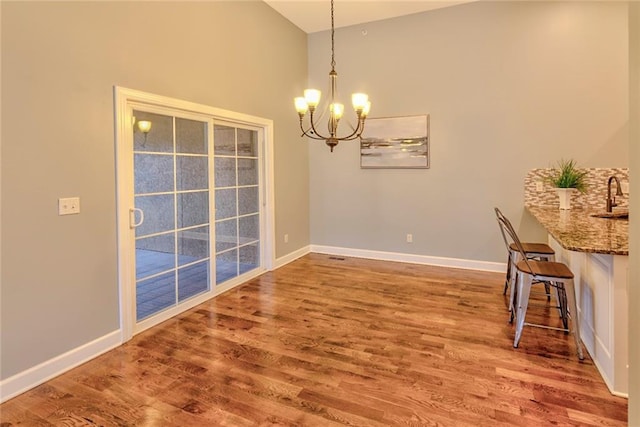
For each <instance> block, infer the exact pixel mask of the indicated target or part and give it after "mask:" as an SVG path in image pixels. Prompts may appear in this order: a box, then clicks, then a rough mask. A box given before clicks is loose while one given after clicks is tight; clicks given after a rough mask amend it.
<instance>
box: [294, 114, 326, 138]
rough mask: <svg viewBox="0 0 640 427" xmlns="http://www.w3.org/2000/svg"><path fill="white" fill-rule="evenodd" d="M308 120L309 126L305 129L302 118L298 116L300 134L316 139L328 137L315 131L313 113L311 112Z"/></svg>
mask: <svg viewBox="0 0 640 427" xmlns="http://www.w3.org/2000/svg"><path fill="white" fill-rule="evenodd" d="M309 122H310V124H311V127H310V128H309V129H306V130H305V128H304V123H303V119H302V117H300V130H301V131H302V135H301V136H306V137H307V138H311V139H317V140H318V141H324V140H326V139H327V138H328V137H326V136H323V135H321V134H319V133H318V131H316V128H315V126H314V124H313V113H311V120H309ZM309 131H311V132H309Z"/></svg>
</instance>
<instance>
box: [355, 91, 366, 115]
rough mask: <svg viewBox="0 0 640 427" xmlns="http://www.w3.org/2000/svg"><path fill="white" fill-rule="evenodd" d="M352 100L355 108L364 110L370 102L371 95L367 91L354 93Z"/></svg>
mask: <svg viewBox="0 0 640 427" xmlns="http://www.w3.org/2000/svg"><path fill="white" fill-rule="evenodd" d="M351 102H352V104H353V108H354V109H355V110H356V111H357V110H364V107H365V106H366V105H367V102H369V95H367V94H366V93H354V94H353V95H351Z"/></svg>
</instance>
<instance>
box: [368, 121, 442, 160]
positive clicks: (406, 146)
mask: <svg viewBox="0 0 640 427" xmlns="http://www.w3.org/2000/svg"><path fill="white" fill-rule="evenodd" d="M429 157H430V153H429V115H428V114H425V115H419V116H403V117H382V118H371V119H367V121H366V126H365V130H364V133H363V134H362V136H361V137H360V167H361V168H428V167H429Z"/></svg>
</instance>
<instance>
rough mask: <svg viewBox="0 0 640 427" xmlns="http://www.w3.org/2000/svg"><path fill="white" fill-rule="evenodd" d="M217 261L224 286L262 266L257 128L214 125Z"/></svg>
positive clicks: (217, 267)
mask: <svg viewBox="0 0 640 427" xmlns="http://www.w3.org/2000/svg"><path fill="white" fill-rule="evenodd" d="M214 159H215V164H214V171H215V206H216V214H215V236H216V237H215V253H216V255H215V264H216V283H217V284H218V285H221V284H223V283H225V282H227V281H229V280H231V279H233V278H235V277H237V276H239V275H241V274H243V273H245V272H247V271H250V270H253V269H255V268H257V267H258V266H259V265H260V224H261V221H260V206H261V201H260V194H261V192H260V162H259V140H258V132H257V131H256V130H251V129H244V128H239V127H234V126H231V125H226V124H217V123H216V124H215V125H214Z"/></svg>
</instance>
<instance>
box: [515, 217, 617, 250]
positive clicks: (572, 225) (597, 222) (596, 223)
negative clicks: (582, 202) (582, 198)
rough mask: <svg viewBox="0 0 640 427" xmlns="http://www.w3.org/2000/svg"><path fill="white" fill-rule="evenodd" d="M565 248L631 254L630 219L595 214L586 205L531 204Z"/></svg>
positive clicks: (539, 219)
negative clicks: (577, 207)
mask: <svg viewBox="0 0 640 427" xmlns="http://www.w3.org/2000/svg"><path fill="white" fill-rule="evenodd" d="M526 208H527V210H528V211H529V212H530V213H531V215H533V216H534V218H536V219H537V220H538V222H539V223H540V224H542V226H543V227H544V228H545V229H546V230H547V232H548V233H549V234H551V235H552V236H553V238H554V239H556V240H557V241H558V243H560V244H561V245H562V247H563V248H565V249H568V250H571V251H577V252H591V253H601V254H611V255H629V220H628V219H610V218H595V217H592V216H591V214H593V213H603V212H604V210H600V211H593V210H585V209H570V210H560V209H558V207H541V206H527V207H526Z"/></svg>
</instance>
